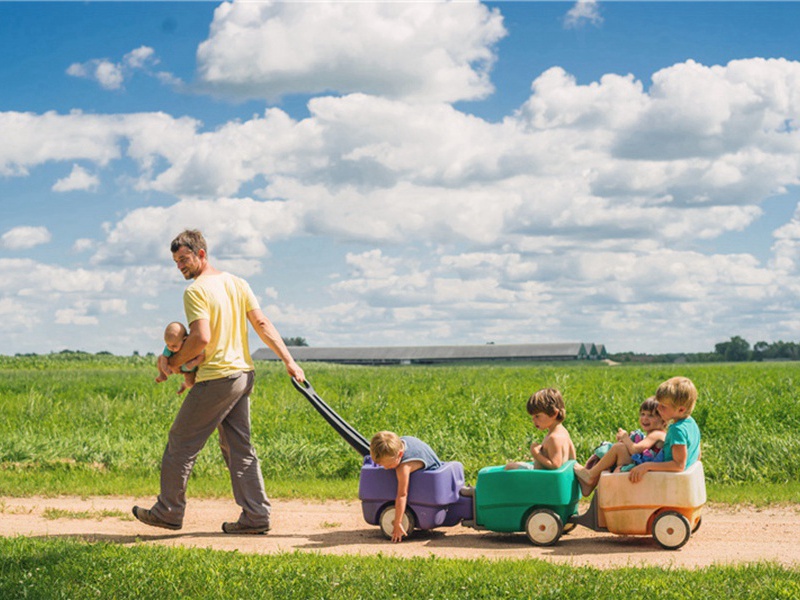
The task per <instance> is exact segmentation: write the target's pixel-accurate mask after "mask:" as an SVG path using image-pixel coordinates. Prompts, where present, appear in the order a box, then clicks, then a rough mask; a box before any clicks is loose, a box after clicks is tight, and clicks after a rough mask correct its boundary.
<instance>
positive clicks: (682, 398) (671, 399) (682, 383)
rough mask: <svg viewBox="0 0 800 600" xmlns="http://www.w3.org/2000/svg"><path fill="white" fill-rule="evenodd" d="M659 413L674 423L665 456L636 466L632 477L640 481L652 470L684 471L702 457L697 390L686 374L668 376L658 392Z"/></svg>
mask: <svg viewBox="0 0 800 600" xmlns="http://www.w3.org/2000/svg"><path fill="white" fill-rule="evenodd" d="M656 401H658V414H659V415H661V418H662V419H664V422H665V423H669V422H670V421H671V422H672V423H671V424H670V426H669V428H668V429H667V437H666V439H665V440H664V448H663V458H662V460H660V461H658V460H656V461H651V462H646V463H642V464H640V465H637V466H635V467H634V468H633V469H631V470H630V472H629V474H628V478H629V479H630V480H631V481H632V482H633V483H636V482H638V481H641V480H642V477H644V474H645V473H647V472H648V471H671V472H681V471H684V470H685V469H687V468H689V467H691V466H692V465H693V464H694V463H696V462H697V461H698V460H700V428H699V427H698V426H697V422H696V421H695V420H694V419H693V418H692V416H691V415H692V410H694V405H695V403H696V402H697V389H696V388H695V387H694V384H693V383H692V381H691V380H690V379H688V378H686V377H673V378H671V379H668V380H667V381H665V382H664V383H662V384H661V385H660V386H658V390H657V391H656Z"/></svg>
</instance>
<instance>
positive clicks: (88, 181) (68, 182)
mask: <svg viewBox="0 0 800 600" xmlns="http://www.w3.org/2000/svg"><path fill="white" fill-rule="evenodd" d="M99 185H100V179H99V178H98V177H97V176H96V175H92V174H91V173H89V172H88V171H87V170H86V169H84V168H83V167H81V166H80V165H72V171H71V172H70V174H69V175H68V176H67V177H64V178H63V179H59V180H58V181H56V182H55V183H54V184H53V187H52V188H51V189H52V190H53V191H54V192H74V191H77V190H86V191H94V190H96V189H97V187H98V186H99Z"/></svg>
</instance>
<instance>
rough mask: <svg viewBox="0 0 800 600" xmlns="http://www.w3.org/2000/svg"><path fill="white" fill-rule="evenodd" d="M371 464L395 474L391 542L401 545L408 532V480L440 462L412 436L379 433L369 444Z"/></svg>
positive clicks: (434, 454) (438, 465)
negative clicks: (412, 475) (405, 516)
mask: <svg viewBox="0 0 800 600" xmlns="http://www.w3.org/2000/svg"><path fill="white" fill-rule="evenodd" d="M369 453H370V456H371V457H372V460H373V462H375V463H376V464H378V465H380V466H382V467H383V468H384V469H394V470H395V473H396V474H397V497H396V498H395V500H394V509H395V519H394V531H393V532H392V541H393V542H400V541H402V539H403V536H405V535H408V532H407V531H406V530H405V529H403V515H404V514H405V512H406V505H407V503H408V482H409V476H410V475H411V473H413V472H414V471H418V470H420V469H423V470H425V471H430V470H432V469H436V468H437V467H440V466H441V464H442V462H441V461H440V460H439V457H437V456H436V453H435V452H434V451H433V450H431V447H430V446H428V444H426V443H425V442H423V441H422V440H419V439H417V438H415V437H411V436H406V435H404V436H402V437H400V436H398V435H397V434H396V433H393V432H391V431H379V432H378V433H376V434H375V435H374V436H372V440H370V443H369Z"/></svg>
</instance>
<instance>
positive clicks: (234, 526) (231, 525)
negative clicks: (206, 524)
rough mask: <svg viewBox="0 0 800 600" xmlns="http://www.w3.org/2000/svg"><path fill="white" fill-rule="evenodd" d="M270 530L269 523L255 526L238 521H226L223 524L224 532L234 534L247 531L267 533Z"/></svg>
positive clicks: (250, 532)
mask: <svg viewBox="0 0 800 600" xmlns="http://www.w3.org/2000/svg"><path fill="white" fill-rule="evenodd" d="M269 530H270V526H269V525H259V526H257V527H254V526H252V525H243V524H241V523H239V522H238V521H234V522H227V521H226V522H225V523H223V524H222V531H223V533H233V534H238V533H242V534H244V533H247V534H253V535H263V534H265V533H267V532H268V531H269Z"/></svg>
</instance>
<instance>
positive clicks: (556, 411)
mask: <svg viewBox="0 0 800 600" xmlns="http://www.w3.org/2000/svg"><path fill="white" fill-rule="evenodd" d="M526 408H527V410H528V414H529V415H535V414H537V413H544V414H546V415H547V416H548V417H555V419H556V421H558V422H559V423H560V422H561V421H563V420H564V417H566V416H567V409H566V407H565V406H564V398H562V397H561V392H559V391H558V390H556V389H553V388H545V389H543V390H539V391H538V392H536V393H535V394H533V396H531V397H530V398H528V404H527V406H526Z"/></svg>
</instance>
